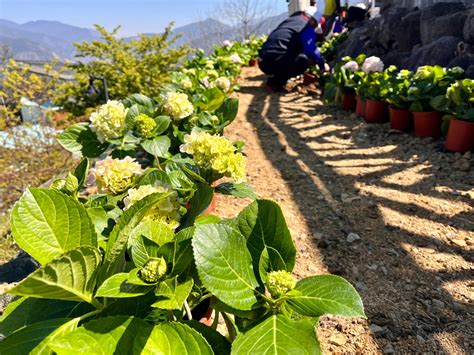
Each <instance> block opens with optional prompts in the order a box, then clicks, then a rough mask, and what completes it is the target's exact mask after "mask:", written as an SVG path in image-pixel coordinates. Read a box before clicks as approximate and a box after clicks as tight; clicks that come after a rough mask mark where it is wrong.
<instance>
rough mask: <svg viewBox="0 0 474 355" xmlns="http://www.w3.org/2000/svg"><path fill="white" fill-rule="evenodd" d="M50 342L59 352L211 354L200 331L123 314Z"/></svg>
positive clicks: (68, 354) (67, 354)
mask: <svg viewBox="0 0 474 355" xmlns="http://www.w3.org/2000/svg"><path fill="white" fill-rule="evenodd" d="M50 346H51V348H52V349H53V350H54V351H55V352H56V353H57V354H58V355H82V354H96V355H109V354H123V355H130V354H131V355H138V354H183V355H188V354H189V355H201V354H202V355H208V354H209V355H210V354H213V353H212V349H211V347H210V346H209V344H208V343H207V342H206V340H205V339H204V338H203V337H202V335H201V334H199V333H198V332H197V331H195V330H194V329H192V328H190V327H188V326H187V325H185V324H181V323H163V324H159V325H156V326H153V325H151V324H149V323H147V322H145V321H143V320H141V319H138V318H133V317H123V316H120V317H106V318H99V319H97V320H93V321H90V322H88V323H86V324H84V325H83V326H81V327H79V328H78V329H76V330H75V331H73V332H71V333H69V334H68V335H66V336H64V337H61V338H58V339H55V340H54V341H53V342H51V344H50Z"/></svg>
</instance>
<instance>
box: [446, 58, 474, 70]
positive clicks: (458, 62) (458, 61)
mask: <svg viewBox="0 0 474 355" xmlns="http://www.w3.org/2000/svg"><path fill="white" fill-rule="evenodd" d="M471 65H474V56H470V55H463V56H461V57H455V58H454V59H453V60H451V61H450V62H449V63H448V65H447V67H448V68H454V67H461V68H463V69H464V70H465V71H466V70H467V69H468V68H469V67H470V66H471Z"/></svg>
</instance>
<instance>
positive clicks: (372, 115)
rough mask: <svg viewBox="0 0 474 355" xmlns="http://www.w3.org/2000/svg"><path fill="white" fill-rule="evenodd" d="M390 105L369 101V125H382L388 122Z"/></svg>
mask: <svg viewBox="0 0 474 355" xmlns="http://www.w3.org/2000/svg"><path fill="white" fill-rule="evenodd" d="M387 113H388V105H387V103H386V102H383V101H374V100H367V102H366V104H365V120H366V121H367V122H369V123H381V122H385V121H386V120H387Z"/></svg>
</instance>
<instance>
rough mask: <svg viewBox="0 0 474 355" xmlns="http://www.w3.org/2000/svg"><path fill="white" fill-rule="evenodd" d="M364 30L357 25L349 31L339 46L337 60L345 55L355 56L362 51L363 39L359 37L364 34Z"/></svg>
mask: <svg viewBox="0 0 474 355" xmlns="http://www.w3.org/2000/svg"><path fill="white" fill-rule="evenodd" d="M366 31H367V29H366V28H364V27H359V28H355V29H353V30H352V31H351V32H350V34H349V37H348V38H347V39H346V40H345V41H344V42H343V43H342V44H341V45H340V46H339V51H338V52H339V54H338V60H340V59H341V58H342V57H345V56H346V55H348V56H350V57H352V58H355V57H357V56H358V55H359V54H361V53H363V52H364V41H363V40H361V37H362V36H363V35H365V33H366Z"/></svg>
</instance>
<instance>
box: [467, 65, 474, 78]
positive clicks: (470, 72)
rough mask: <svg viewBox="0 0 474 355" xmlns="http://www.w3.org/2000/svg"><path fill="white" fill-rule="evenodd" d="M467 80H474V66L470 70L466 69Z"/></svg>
mask: <svg viewBox="0 0 474 355" xmlns="http://www.w3.org/2000/svg"><path fill="white" fill-rule="evenodd" d="M465 75H466V78H468V79H474V65H470V66H469V68H467V69H466V73H465Z"/></svg>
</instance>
